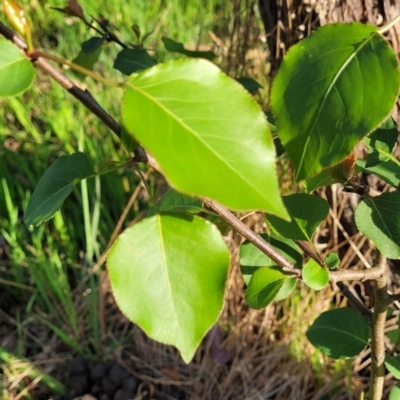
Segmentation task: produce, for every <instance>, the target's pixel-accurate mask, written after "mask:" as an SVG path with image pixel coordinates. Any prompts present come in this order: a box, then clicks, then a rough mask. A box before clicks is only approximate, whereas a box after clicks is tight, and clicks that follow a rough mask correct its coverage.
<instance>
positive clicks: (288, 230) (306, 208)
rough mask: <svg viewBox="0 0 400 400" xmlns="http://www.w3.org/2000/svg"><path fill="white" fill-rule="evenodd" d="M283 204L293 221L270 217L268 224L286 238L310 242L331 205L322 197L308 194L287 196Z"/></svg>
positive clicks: (268, 217)
mask: <svg viewBox="0 0 400 400" xmlns="http://www.w3.org/2000/svg"><path fill="white" fill-rule="evenodd" d="M283 202H284V204H285V206H286V209H287V210H288V212H289V214H290V216H291V218H292V220H291V221H289V222H287V221H284V220H282V219H281V218H278V217H275V216H273V215H268V216H267V222H268V223H269V224H270V225H271V226H272V227H273V228H274V229H275V230H276V231H277V232H278V233H279V234H280V235H282V236H284V237H286V238H290V239H295V240H307V241H310V240H311V237H312V235H313V234H314V232H315V230H316V229H317V227H318V226H319V225H320V224H321V222H322V221H323V220H324V219H325V218H326V217H327V215H328V212H329V204H328V203H327V202H326V201H325V200H324V199H322V198H321V197H318V196H314V195H312V194H306V193H296V194H291V195H289V196H285V197H283Z"/></svg>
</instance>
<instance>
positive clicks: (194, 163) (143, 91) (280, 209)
mask: <svg viewBox="0 0 400 400" xmlns="http://www.w3.org/2000/svg"><path fill="white" fill-rule="evenodd" d="M122 119H123V122H124V125H125V127H126V128H127V129H128V131H130V132H131V134H132V135H134V136H135V137H136V138H137V139H138V140H139V142H141V143H142V145H143V146H144V147H145V148H147V149H148V150H149V151H150V152H151V153H152V154H153V156H154V157H155V158H156V159H157V161H158V163H159V164H160V166H161V169H162V170H163V172H164V174H165V176H166V177H167V179H168V181H169V182H170V184H171V186H173V187H174V188H175V189H176V190H178V191H179V192H182V193H186V194H189V195H192V196H204V197H208V198H211V199H215V200H217V201H219V202H220V203H222V204H224V205H225V206H227V207H229V208H231V209H235V210H256V209H261V210H265V211H267V212H269V213H273V214H276V215H279V216H281V217H282V218H286V217H287V213H286V210H285V208H284V206H283V204H282V201H281V198H280V194H279V189H278V182H277V178H276V170H275V149H274V146H273V143H272V138H271V135H270V132H269V129H268V123H267V121H266V119H265V116H264V113H263V112H262V111H261V110H260V108H259V106H258V104H257V103H256V101H255V100H254V99H253V98H252V97H251V96H250V95H249V94H248V93H247V92H246V90H245V89H244V88H243V87H242V86H241V85H240V84H238V83H237V82H236V81H234V80H233V79H231V78H228V77H227V76H226V75H225V74H223V73H222V72H221V71H220V70H219V69H218V67H216V66H215V65H214V64H212V63H210V62H209V61H206V60H176V61H173V62H169V63H165V64H160V65H156V66H155V67H153V68H151V69H149V70H146V71H143V72H141V73H138V74H134V75H132V76H131V77H129V78H128V80H127V82H126V88H125V93H124V98H123V103H122ZM244 194H245V195H244Z"/></svg>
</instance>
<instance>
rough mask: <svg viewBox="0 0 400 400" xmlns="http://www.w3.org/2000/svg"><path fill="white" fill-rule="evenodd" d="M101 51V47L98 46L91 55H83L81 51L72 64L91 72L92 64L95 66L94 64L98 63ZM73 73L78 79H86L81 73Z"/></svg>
mask: <svg viewBox="0 0 400 400" xmlns="http://www.w3.org/2000/svg"><path fill="white" fill-rule="evenodd" d="M102 50H103V47H102V46H99V47H98V48H97V49H96V50H94V51H93V52H91V53H85V52H84V51H83V50H81V51H80V52H79V54H78V55H77V56H76V57H75V58H74V59H73V60H72V62H73V63H74V64H78V65H80V66H81V67H83V68H86V69H88V70H89V71H91V70H93V67H94V64H96V62H97V61H98V59H99V57H100V53H101V51H102ZM73 73H74V74H75V76H77V77H78V78H80V79H84V78H86V75H85V74H83V73H81V72H78V71H73Z"/></svg>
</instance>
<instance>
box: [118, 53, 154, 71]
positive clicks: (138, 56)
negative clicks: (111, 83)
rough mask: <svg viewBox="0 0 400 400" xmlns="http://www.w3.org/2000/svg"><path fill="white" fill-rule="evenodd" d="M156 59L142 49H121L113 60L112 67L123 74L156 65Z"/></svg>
mask: <svg viewBox="0 0 400 400" xmlns="http://www.w3.org/2000/svg"><path fill="white" fill-rule="evenodd" d="M156 64H157V61H156V60H155V59H154V58H153V57H151V56H150V55H149V53H148V52H147V51H146V50H144V49H123V50H121V51H120V52H119V53H118V55H117V58H116V59H115V61H114V68H115V69H117V70H118V71H121V72H122V73H123V74H125V75H130V74H132V73H134V72H136V71H141V70H143V69H146V68H150V67H152V66H153V65H156Z"/></svg>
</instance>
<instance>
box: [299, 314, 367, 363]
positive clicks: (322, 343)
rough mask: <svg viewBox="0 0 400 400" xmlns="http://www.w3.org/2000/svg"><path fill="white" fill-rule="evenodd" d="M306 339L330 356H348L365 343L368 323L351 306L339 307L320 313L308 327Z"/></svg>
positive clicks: (352, 355) (358, 351)
mask: <svg viewBox="0 0 400 400" xmlns="http://www.w3.org/2000/svg"><path fill="white" fill-rule="evenodd" d="M306 335H307V339H308V340H309V341H310V342H311V344H312V345H313V346H315V347H316V348H318V349H319V350H321V351H322V352H323V353H324V354H326V355H327V356H329V357H332V358H350V357H354V356H356V355H357V354H359V353H360V352H361V351H362V349H363V348H364V347H365V346H366V345H367V343H368V338H369V325H368V323H367V321H366V320H365V319H364V317H363V316H362V315H361V314H360V313H359V312H358V311H356V310H354V309H352V308H339V309H336V310H329V311H325V312H324V313H322V314H321V315H320V316H319V317H318V318H317V319H316V320H315V321H314V323H313V324H312V325H311V326H310V327H309V328H308V331H307V333H306Z"/></svg>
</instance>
